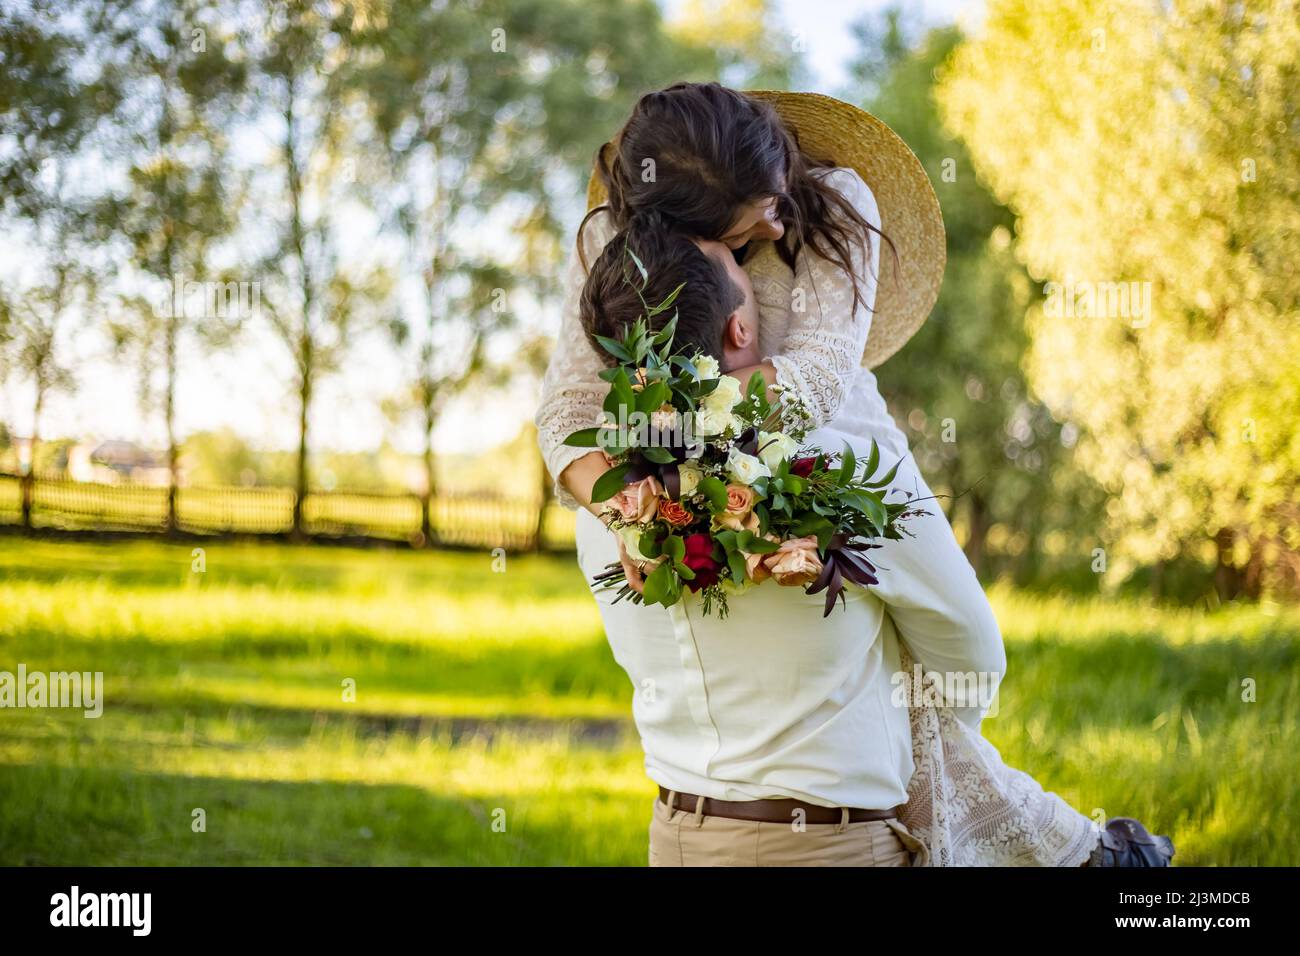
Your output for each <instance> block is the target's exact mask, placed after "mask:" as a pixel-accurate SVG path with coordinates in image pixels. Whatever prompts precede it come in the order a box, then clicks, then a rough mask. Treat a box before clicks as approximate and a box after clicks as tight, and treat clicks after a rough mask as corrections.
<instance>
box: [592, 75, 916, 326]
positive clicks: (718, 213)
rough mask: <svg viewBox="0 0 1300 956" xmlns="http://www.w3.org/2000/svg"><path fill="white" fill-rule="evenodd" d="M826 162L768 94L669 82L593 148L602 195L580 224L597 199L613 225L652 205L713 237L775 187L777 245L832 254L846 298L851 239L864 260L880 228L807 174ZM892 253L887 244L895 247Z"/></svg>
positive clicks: (692, 231)
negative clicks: (781, 230) (779, 227)
mask: <svg viewBox="0 0 1300 956" xmlns="http://www.w3.org/2000/svg"><path fill="white" fill-rule="evenodd" d="M832 165H833V164H831V163H829V162H824V161H820V160H815V159H812V158H811V157H809V156H807V155H805V154H804V153H803V151H802V150H800V148H799V144H798V141H797V139H796V138H795V137H794V136H793V135H791V133H790V132H789V131H788V130H787V129H786V127H785V125H784V124H783V123H782V122H781V119H780V117H779V116H778V115H777V113H776V110H775V109H774V108H773V107H772V106H771V104H769V103H767V102H764V101H763V100H759V99H756V98H753V97H750V96H746V95H745V94H744V93H741V92H738V91H737V90H732V89H728V88H727V87H725V86H722V85H721V84H718V83H675V84H673V85H672V86H669V87H667V88H666V89H662V90H658V91H656V92H653V93H646V94H645V95H644V96H642V97H641V98H640V99H638V100H637V102H636V105H635V106H634V107H633V108H632V115H631V116H629V117H628V119H627V122H626V123H624V124H623V128H622V129H621V130H619V132H618V135H617V136H616V137H615V139H614V142H613V143H607V144H605V145H604V146H602V147H601V148H600V149H599V150H598V151H597V153H596V161H595V166H596V170H597V173H598V174H599V176H600V178H601V181H602V182H603V183H604V184H605V189H606V190H607V192H608V195H609V198H608V200H607V202H606V203H605V204H604V205H602V206H597V207H595V208H594V209H592V210H591V211H590V212H588V213H587V215H586V217H585V218H584V219H583V220H582V225H581V226H579V228H578V254H579V256H580V257H582V264H583V267H584V268H586V266H587V262H586V257H585V256H583V254H582V241H581V240H582V230H583V228H585V226H586V224H587V221H588V220H589V219H590V218H591V217H592V215H594V214H595V213H596V212H598V211H599V210H601V209H608V210H609V212H610V214H611V216H612V217H613V221H614V228H615V229H623V228H625V227H626V226H627V225H628V224H629V222H630V221H631V218H632V216H633V215H634V214H635V213H636V212H638V211H640V210H646V209H650V208H653V209H655V210H657V211H658V212H659V213H660V214H662V215H663V216H664V218H665V219H667V220H668V221H669V222H670V224H671V225H672V227H673V228H675V229H678V230H680V231H682V232H685V233H687V234H689V235H694V236H700V237H703V238H705V239H720V238H722V236H723V235H725V233H726V230H727V229H728V228H729V227H730V226H731V224H732V222H734V221H735V218H736V213H737V211H738V209H739V207H741V206H743V205H745V204H748V203H754V202H759V201H761V200H763V199H766V198H768V197H772V196H775V197H776V200H777V213H778V215H779V216H780V218H781V220H782V222H783V223H784V225H785V235H784V236H783V237H782V239H781V241H780V242H778V243H777V253H778V254H779V255H780V257H781V259H782V260H783V261H784V262H785V263H786V264H787V265H789V266H790V268H791V269H794V265H795V257H796V256H797V255H798V253H799V250H800V249H801V248H802V247H803V246H805V245H807V246H809V247H810V248H812V249H813V250H814V251H815V252H817V254H818V255H820V256H822V257H823V258H825V259H828V260H830V261H831V262H835V263H837V264H838V265H839V266H840V267H841V268H842V269H843V270H844V271H845V272H846V273H848V274H849V276H850V278H851V279H852V282H853V308H854V309H856V308H857V306H858V302H859V301H860V300H861V293H860V290H859V288H858V276H857V275H855V274H854V269H853V258H852V254H851V246H850V244H851V243H853V242H861V243H862V244H863V247H862V248H863V250H864V252H865V253H866V254H865V256H864V258H865V259H867V261H868V263H869V265H871V264H870V245H869V243H868V242H867V238H868V234H869V233H871V232H875V233H879V234H880V236H881V238H882V239H884V240H885V242H887V243H889V245H890V248H891V249H892V248H893V243H892V242H891V241H890V239H889V237H888V236H886V235H885V234H884V233H882V232H880V230H879V229H877V228H876V227H875V226H873V225H872V224H871V223H869V222H867V221H866V220H865V219H864V218H863V217H862V215H861V214H860V213H859V212H858V211H857V210H856V209H855V208H854V207H853V204H852V203H851V202H849V201H848V200H847V199H845V198H844V197H843V196H841V195H840V193H839V192H838V190H836V189H835V188H834V187H832V186H829V185H827V184H826V183H824V182H822V181H821V179H820V178H819V177H817V176H814V175H812V172H811V171H812V170H814V169H820V168H826V167H830V166H832ZM895 254H896V253H895Z"/></svg>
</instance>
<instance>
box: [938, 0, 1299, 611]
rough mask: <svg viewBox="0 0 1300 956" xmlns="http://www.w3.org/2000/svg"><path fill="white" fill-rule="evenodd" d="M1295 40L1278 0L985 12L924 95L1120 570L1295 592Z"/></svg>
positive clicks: (1075, 0)
mask: <svg viewBox="0 0 1300 956" xmlns="http://www.w3.org/2000/svg"><path fill="white" fill-rule="evenodd" d="M1297 50H1300V16H1298V15H1297V8H1296V4H1295V3H1294V2H1293V0H1261V2H1260V3H1256V4H1221V3H1217V2H1209V0H1188V2H1186V3H1177V4H1151V3H1147V2H1145V0H1121V2H1116V0H1104V2H1103V0H1066V2H1062V3H1058V4H1051V5H1043V4H1035V3H1029V2H1025V0H991V2H990V4H989V9H988V16H987V19H986V22H985V24H984V27H983V29H982V31H981V34H980V37H979V38H978V40H975V41H973V42H971V43H970V44H969V45H967V46H966V47H964V48H963V49H962V50H961V51H959V52H958V54H957V56H956V57H955V59H954V61H953V64H952V69H951V71H950V73H949V74H948V75H947V77H946V79H945V80H944V81H943V82H942V84H941V88H940V92H939V99H940V102H941V104H942V105H943V107H944V108H945V112H946V115H947V117H948V119H949V122H950V124H951V125H952V126H953V128H955V129H956V130H957V131H958V132H959V133H960V134H961V135H962V136H963V138H964V139H965V140H966V141H967V142H968V143H969V144H970V146H971V149H972V152H973V154H974V156H975V159H976V162H977V165H978V167H979V168H980V170H981V173H982V174H983V175H985V176H987V178H988V181H989V182H990V184H991V186H992V187H993V189H994V190H995V191H996V192H997V194H998V195H999V196H1000V197H1002V198H1003V199H1004V200H1005V201H1006V202H1007V203H1008V204H1009V205H1010V206H1011V207H1012V208H1013V209H1014V210H1015V211H1016V213H1017V215H1018V216H1019V217H1020V223H1021V228H1020V232H1019V237H1018V242H1017V251H1018V253H1019V255H1020V257H1021V258H1022V259H1023V261H1024V262H1025V263H1026V264H1027V265H1028V267H1029V269H1030V270H1031V272H1032V273H1033V275H1034V276H1035V277H1037V278H1040V279H1044V280H1052V282H1053V284H1052V285H1050V286H1049V287H1048V289H1047V292H1048V295H1047V298H1046V299H1045V301H1043V302H1041V303H1038V304H1035V305H1033V306H1032V307H1031V309H1030V311H1029V317H1028V320H1029V330H1030V336H1031V341H1032V349H1031V352H1030V358H1029V372H1030V380H1031V381H1032V383H1033V384H1034V387H1035V389H1036V390H1037V391H1038V392H1039V393H1040V394H1042V395H1043V396H1044V397H1045V399H1046V400H1047V401H1048V402H1049V403H1050V404H1051V406H1052V407H1053V408H1054V409H1055V410H1057V411H1058V413H1059V414H1061V415H1062V416H1065V417H1069V418H1070V419H1072V420H1074V421H1077V422H1078V423H1080V425H1081V426H1082V427H1083V434H1082V437H1081V439H1080V441H1079V446H1078V460H1079V461H1080V463H1081V464H1082V466H1083V467H1084V468H1086V469H1087V470H1088V472H1089V473H1090V474H1091V475H1093V476H1094V477H1095V478H1096V480H1097V481H1099V482H1100V483H1101V484H1103V485H1104V486H1105V487H1106V489H1107V491H1108V492H1109V493H1110V496H1111V497H1110V501H1109V502H1108V505H1107V512H1106V513H1107V517H1108V526H1107V533H1108V537H1109V539H1110V541H1111V542H1112V545H1113V550H1114V552H1115V554H1114V557H1113V559H1112V561H1111V567H1112V570H1114V571H1116V572H1118V573H1122V572H1123V571H1124V570H1126V569H1128V568H1131V567H1132V566H1133V565H1134V564H1135V563H1139V562H1159V561H1168V560H1171V559H1175V558H1178V557H1180V556H1183V555H1188V554H1191V555H1193V556H1198V555H1201V554H1204V555H1206V556H1207V557H1209V558H1210V559H1211V560H1213V561H1214V562H1215V563H1216V564H1217V565H1218V568H1219V571H1218V573H1217V575H1216V581H1215V583H1216V585H1217V589H1218V592H1219V594H1220V595H1221V596H1223V597H1231V596H1233V595H1235V594H1237V593H1239V592H1245V593H1247V594H1257V593H1260V591H1261V589H1262V588H1263V587H1265V586H1273V585H1277V586H1284V585H1289V586H1290V587H1293V588H1294V587H1296V586H1297V584H1298V583H1300V508H1298V507H1297V502H1298V501H1300V431H1297V429H1296V428H1295V415H1296V409H1297V408H1300V325H1298V324H1297V323H1296V321H1295V315H1296V313H1297V309H1298V308H1300V277H1298V276H1297V272H1296V270H1295V267H1294V264H1295V262H1296V261H1297V259H1300V148H1298V147H1300V143H1298V142H1297V138H1298V136H1300V114H1298V113H1297V110H1298V109H1300V70H1297V69H1296V51H1297ZM1044 64H1051V66H1050V68H1044Z"/></svg>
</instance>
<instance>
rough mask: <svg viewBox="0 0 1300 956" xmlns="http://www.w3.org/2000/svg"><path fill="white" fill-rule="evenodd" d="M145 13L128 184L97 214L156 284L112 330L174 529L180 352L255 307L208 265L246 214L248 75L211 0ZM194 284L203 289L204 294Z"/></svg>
mask: <svg viewBox="0 0 1300 956" xmlns="http://www.w3.org/2000/svg"><path fill="white" fill-rule="evenodd" d="M137 12H138V14H139V19H138V21H137V28H136V30H135V31H134V32H133V34H132V37H131V40H130V42H129V46H130V55H129V56H128V57H127V58H126V62H127V64H128V70H129V71H130V75H129V79H128V83H129V90H128V95H127V99H126V104H125V106H124V108H123V109H122V110H121V114H122V115H121V118H120V121H119V128H120V129H121V130H123V131H124V135H123V139H124V142H122V143H121V144H120V145H121V150H122V153H123V154H124V158H125V159H126V160H127V161H128V162H129V163H130V167H129V170H128V173H127V183H128V185H127V187H126V189H125V190H124V192H123V193H122V194H115V195H111V196H109V197H106V199H105V201H104V203H103V204H102V208H101V212H100V218H101V222H102V226H103V229H104V231H105V233H106V234H107V235H111V236H116V237H118V238H120V239H121V240H123V241H124V243H125V245H126V247H127V250H128V261H130V262H131V263H132V264H133V265H134V266H135V267H136V268H137V269H138V270H139V273H140V274H141V276H142V277H143V278H145V279H146V280H149V281H150V282H151V283H152V285H153V289H152V290H151V292H149V293H140V292H135V293H132V294H129V295H127V296H125V297H124V298H123V300H122V304H123V306H124V308H123V310H122V311H121V312H120V313H119V314H118V315H117V316H116V317H115V318H114V320H113V321H112V323H111V331H112V335H113V339H114V341H115V344H116V345H117V348H118V351H119V353H120V354H121V353H125V354H131V355H132V356H133V358H134V359H135V363H136V365H137V367H138V368H139V371H140V391H141V400H142V405H143V406H144V407H145V408H146V409H147V410H150V411H152V410H157V411H159V412H161V415H162V418H163V423H164V427H165V429H166V435H167V460H168V468H169V472H170V480H169V482H168V490H167V518H166V521H167V529H168V530H169V531H174V530H175V529H176V527H177V510H176V498H177V486H178V458H179V442H178V438H177V435H176V385H177V374H178V362H179V357H180V351H181V348H182V346H183V345H184V344H185V342H186V341H187V340H190V339H193V340H195V341H196V342H198V343H201V344H202V345H203V346H205V347H207V348H212V347H215V346H217V345H220V344H223V343H224V342H226V341H228V339H229V335H230V333H231V332H232V330H234V329H236V328H237V327H238V326H239V324H240V323H242V322H243V321H245V320H247V319H248V318H250V315H248V314H246V313H247V312H249V311H251V309H252V307H253V305H254V303H253V296H252V295H251V294H250V292H249V290H250V288H253V287H252V286H251V283H250V282H249V281H248V280H247V278H246V277H242V276H240V275H238V274H228V275H223V274H221V271H220V270H217V269H214V267H213V266H212V264H211V253H212V249H213V248H214V247H215V246H217V245H218V244H219V243H220V241H221V239H222V238H223V237H224V236H227V235H228V234H229V233H230V232H231V231H232V230H233V229H234V226H235V224H236V222H237V220H238V214H237V197H236V195H235V189H234V184H233V183H232V178H233V177H232V174H231V170H230V157H229V155H228V150H227V141H226V135H225V134H226V132H227V128H226V127H227V126H228V124H229V117H230V115H231V113H232V112H233V111H234V109H235V107H236V106H237V105H238V100H239V97H240V95H241V93H242V91H243V86H244V78H245V75H244V69H243V66H242V64H241V63H240V62H239V61H238V57H237V56H236V55H234V53H233V51H232V50H231V49H230V46H231V44H232V41H233V36H232V35H231V34H230V33H229V32H228V31H226V30H224V29H223V27H222V25H221V23H220V20H219V15H220V12H221V11H220V9H219V8H218V7H217V6H216V5H215V4H212V3H209V2H206V0H166V2H162V3H158V4H154V5H150V6H146V7H144V8H141V10H140V11H137ZM241 279H242V282H241ZM187 287H197V288H198V289H199V290H200V293H201V294H200V295H199V296H197V299H198V300H199V301H195V299H196V297H195V296H194V295H192V294H190V295H187V294H186V289H187ZM204 291H207V292H212V293H213V294H212V295H207V294H202V293H203V292H204ZM159 371H161V375H159ZM159 379H160V380H161V381H159Z"/></svg>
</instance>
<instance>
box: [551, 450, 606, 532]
mask: <svg viewBox="0 0 1300 956" xmlns="http://www.w3.org/2000/svg"><path fill="white" fill-rule="evenodd" d="M608 470H609V459H608V458H607V457H606V456H605V453H604V452H603V451H600V450H597V451H589V452H587V454H585V455H583V456H582V457H581V458H575V459H574V460H573V461H572V462H570V463H569V467H567V468H565V469H564V471H562V472H560V484H562V485H564V487H565V488H567V489H569V494H571V495H573V497H574V498H575V499H577V502H578V504H580V505H582V506H583V507H584V508H586V509H587V510H588V511H590V512H591V513H592V514H594V515H595V516H596V517H597V518H602V512H603V511H604V509H605V506H604V503H603V502H602V503H600V504H596V503H594V502H592V500H591V489H592V487H593V486H594V485H595V484H596V479H597V478H599V477H600V476H601V475H603V474H604V473H605V472H606V471H608Z"/></svg>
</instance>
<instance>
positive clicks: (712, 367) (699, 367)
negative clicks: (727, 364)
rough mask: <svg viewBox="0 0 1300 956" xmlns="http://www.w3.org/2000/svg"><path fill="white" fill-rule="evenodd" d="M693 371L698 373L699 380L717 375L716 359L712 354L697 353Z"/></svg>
mask: <svg viewBox="0 0 1300 956" xmlns="http://www.w3.org/2000/svg"><path fill="white" fill-rule="evenodd" d="M695 371H697V372H699V373H700V379H699V380H700V381H701V382H703V381H705V380H706V379H710V378H717V377H718V360H717V359H715V358H714V357H713V356H712V355H697V356H696V357H695Z"/></svg>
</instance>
